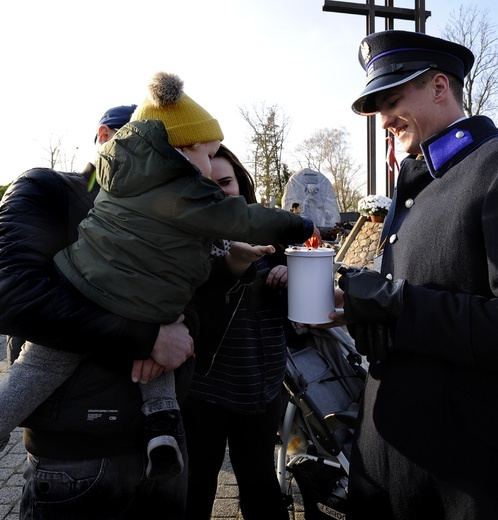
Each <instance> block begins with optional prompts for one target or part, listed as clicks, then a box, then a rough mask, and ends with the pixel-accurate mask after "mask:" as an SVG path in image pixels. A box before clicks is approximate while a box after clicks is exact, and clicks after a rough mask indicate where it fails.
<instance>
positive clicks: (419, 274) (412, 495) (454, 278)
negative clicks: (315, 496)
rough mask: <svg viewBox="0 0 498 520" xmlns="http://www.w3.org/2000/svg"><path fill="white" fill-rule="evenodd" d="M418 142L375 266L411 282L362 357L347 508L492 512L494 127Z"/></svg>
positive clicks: (484, 124)
mask: <svg viewBox="0 0 498 520" xmlns="http://www.w3.org/2000/svg"><path fill="white" fill-rule="evenodd" d="M422 149H423V152H424V156H425V160H424V159H422V160H418V159H417V158H416V157H414V156H408V157H407V158H406V159H404V161H403V162H402V166H401V169H400V173H399V177H398V182H397V188H396V193H395V197H394V200H393V203H392V205H391V209H390V211H389V214H388V217H387V219H386V222H385V223H384V229H383V236H384V237H385V238H386V239H387V240H386V243H385V247H384V255H383V263H382V269H381V270H382V273H383V274H384V275H386V276H388V277H392V278H393V279H399V278H402V279H406V280H407V282H408V285H407V287H406V288H405V292H404V304H403V308H402V311H401V315H400V316H399V319H398V322H397V326H396V329H395V337H394V348H395V349H394V351H393V352H392V353H391V355H390V357H389V358H388V359H387V360H386V361H381V362H379V363H373V364H371V365H370V370H369V376H368V380H367V384H366V388H365V401H364V410H363V412H362V415H361V420H360V422H359V425H358V427H357V428H356V432H355V434H356V440H357V442H358V445H359V447H360V448H361V450H360V451H361V455H360V451H358V449H357V448H356V447H355V448H354V449H353V452H352V457H351V479H350V488H349V489H350V499H351V503H352V504H355V514H354V515H353V514H351V515H350V517H348V519H349V518H351V519H353V518H354V519H357V518H368V516H369V515H370V513H371V511H375V514H376V516H378V517H379V518H384V519H396V520H400V519H403V520H406V519H410V520H411V519H422V518H424V519H427V518H433V519H438V520H442V519H446V520H464V519H465V520H473V519H491V518H498V494H497V492H496V490H497V482H498V480H497V476H496V475H497V473H496V468H497V464H498V129H497V128H496V127H495V125H494V124H493V123H492V121H491V120H490V119H488V118H486V117H482V116H478V117H472V118H469V119H465V120H461V121H458V122H456V123H455V124H454V125H452V126H450V127H449V128H447V129H445V130H444V131H443V132H441V133H439V134H437V135H435V136H433V137H432V138H430V139H429V140H427V141H426V142H424V143H423V144H422ZM364 493H366V494H367V495H370V497H371V500H364ZM372 497H373V498H372Z"/></svg>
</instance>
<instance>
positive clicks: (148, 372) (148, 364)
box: [131, 358, 164, 384]
mask: <svg viewBox="0 0 498 520" xmlns="http://www.w3.org/2000/svg"><path fill="white" fill-rule="evenodd" d="M163 372H164V367H163V366H162V365H160V364H159V363H156V362H155V361H154V360H153V359H152V358H149V359H136V360H135V361H134V362H133V368H132V369H131V380H132V381H133V382H134V383H138V382H140V383H144V384H145V383H148V382H149V381H150V380H151V379H154V378H156V377H159V376H160V375H161V374H162V373H163Z"/></svg>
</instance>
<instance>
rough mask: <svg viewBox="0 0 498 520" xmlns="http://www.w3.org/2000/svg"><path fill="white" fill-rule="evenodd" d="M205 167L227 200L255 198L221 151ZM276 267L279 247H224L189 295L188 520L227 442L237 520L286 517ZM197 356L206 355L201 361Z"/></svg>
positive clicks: (203, 505)
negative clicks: (194, 323) (278, 453)
mask: <svg viewBox="0 0 498 520" xmlns="http://www.w3.org/2000/svg"><path fill="white" fill-rule="evenodd" d="M211 164H212V172H211V179H212V180H213V181H215V182H217V183H218V184H219V186H220V187H221V188H222V189H223V191H225V193H226V194H227V195H242V196H244V197H245V198H246V200H247V202H252V201H255V200H256V195H255V192H254V182H253V180H252V177H251V175H250V174H249V172H248V171H247V170H246V169H245V168H244V166H243V165H242V164H241V162H240V161H239V160H238V158H237V157H236V156H235V155H234V154H233V153H232V152H231V151H230V150H228V149H227V148H226V147H225V146H223V145H221V147H220V150H219V152H218V153H216V155H215V156H214V157H213V159H212V160H211ZM268 252H274V253H273V254H271V255H269V256H268V255H267V253H268ZM254 260H256V261H254ZM253 261H254V263H253ZM284 261H285V256H284V254H283V249H282V247H281V246H249V245H248V244H242V243H240V242H232V243H231V244H230V250H229V252H228V253H227V254H226V255H224V256H217V257H216V258H215V259H214V265H213V269H212V271H211V273H212V274H211V277H210V279H209V281H208V282H207V283H206V284H205V285H203V286H202V287H201V288H200V289H198V291H197V294H196V297H195V301H196V304H197V310H198V313H199V319H200V323H201V325H200V330H201V333H200V337H199V339H198V341H197V343H196V370H195V374H194V377H193V382H192V386H191V389H190V392H189V396H188V398H187V399H186V401H185V403H184V406H183V407H182V416H183V419H184V424H185V431H186V435H187V451H188V459H189V465H188V470H189V484H188V496H187V514H186V519H187V520H209V519H210V517H211V512H212V508H213V503H214V499H215V496H216V489H217V483H218V474H219V472H220V469H221V466H222V464H223V461H224V458H225V452H226V446H227V443H228V448H229V454H230V461H231V464H232V468H233V470H234V473H235V477H236V479H237V483H238V486H239V498H240V509H241V511H242V515H243V517H244V519H245V520H255V519H257V520H261V519H262V518H272V520H273V519H274V520H288V518H289V514H288V511H287V507H286V505H285V503H284V500H283V497H282V494H281V492H280V486H279V483H278V480H277V476H276V471H275V459H274V455H275V441H276V438H277V431H278V427H279V419H280V398H281V394H280V392H281V386H282V381H283V378H284V373H285V366H286V352H287V350H286V342H285V336H284V325H283V324H284V321H283V320H284V316H285V315H286V313H285V303H286V296H285V294H284V293H283V291H282V289H283V288H284V287H285V286H286V284H287V267H286V266H285V265H283V264H284ZM234 265H235V266H236V269H234ZM234 273H237V274H234ZM239 273H240V274H239ZM206 351H210V352H214V356H213V357H209V356H208V359H205V356H204V354H203V353H205V352H206ZM255 439H257V441H255Z"/></svg>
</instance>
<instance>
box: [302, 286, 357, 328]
mask: <svg viewBox="0 0 498 520" xmlns="http://www.w3.org/2000/svg"><path fill="white" fill-rule="evenodd" d="M334 305H335V310H334V312H331V313H330V314H329V318H330V321H329V322H327V323H319V324H314V323H298V325H299V326H300V327H308V328H310V329H331V328H332V327H343V326H344V325H347V324H348V322H347V320H346V316H345V315H344V312H343V310H342V307H343V305H344V292H343V291H342V290H341V289H337V288H336V289H334Z"/></svg>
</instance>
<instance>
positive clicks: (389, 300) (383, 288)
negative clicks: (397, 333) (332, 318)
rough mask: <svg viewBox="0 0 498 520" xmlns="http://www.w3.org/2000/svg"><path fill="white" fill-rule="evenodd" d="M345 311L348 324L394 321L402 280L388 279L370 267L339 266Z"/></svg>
mask: <svg viewBox="0 0 498 520" xmlns="http://www.w3.org/2000/svg"><path fill="white" fill-rule="evenodd" d="M338 272H339V273H340V274H341V275H342V276H341V277H340V278H339V287H340V288H341V289H342V290H343V291H344V313H345V315H346V318H347V320H348V322H349V323H355V324H356V323H369V324H372V325H380V324H386V323H393V322H395V321H396V319H397V318H398V316H399V314H400V312H401V308H402V306H403V292H404V288H405V286H406V281H405V280H401V279H400V280H394V281H392V280H389V279H387V278H386V277H385V276H383V275H381V274H380V273H378V272H377V271H374V270H371V269H366V268H362V269H348V268H343V267H340V268H339V270H338Z"/></svg>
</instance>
